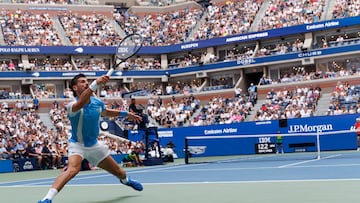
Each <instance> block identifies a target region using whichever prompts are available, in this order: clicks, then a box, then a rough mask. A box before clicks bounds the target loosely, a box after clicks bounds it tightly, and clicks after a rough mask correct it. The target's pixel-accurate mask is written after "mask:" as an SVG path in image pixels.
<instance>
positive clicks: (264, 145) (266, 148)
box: [255, 137, 276, 154]
mask: <svg viewBox="0 0 360 203" xmlns="http://www.w3.org/2000/svg"><path fill="white" fill-rule="evenodd" d="M275 152H276V145H275V143H274V142H271V138H270V137H259V138H258V143H256V144H255V153H256V154H270V153H275Z"/></svg>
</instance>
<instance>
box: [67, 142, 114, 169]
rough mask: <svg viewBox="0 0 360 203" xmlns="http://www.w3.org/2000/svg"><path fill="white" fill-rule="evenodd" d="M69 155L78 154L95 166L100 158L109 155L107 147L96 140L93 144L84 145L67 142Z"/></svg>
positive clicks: (102, 158)
mask: <svg viewBox="0 0 360 203" xmlns="http://www.w3.org/2000/svg"><path fill="white" fill-rule="evenodd" d="M68 150H69V157H70V156H72V155H80V156H81V157H82V158H83V159H87V160H88V161H89V162H90V163H91V164H92V165H94V166H97V165H98V164H99V163H100V162H101V161H102V160H104V159H105V158H106V157H107V156H109V155H110V151H109V149H108V147H107V146H106V145H105V144H104V143H102V142H97V143H96V144H95V145H94V146H91V147H85V146H84V145H82V144H80V143H77V142H75V143H73V142H70V143H69V149H68Z"/></svg>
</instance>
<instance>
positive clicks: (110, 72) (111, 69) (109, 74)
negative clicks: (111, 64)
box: [106, 68, 114, 77]
mask: <svg viewBox="0 0 360 203" xmlns="http://www.w3.org/2000/svg"><path fill="white" fill-rule="evenodd" d="M113 72H114V69H113V68H110V70H109V71H108V72H107V73H106V75H107V76H109V77H110V76H111V75H112V74H113Z"/></svg>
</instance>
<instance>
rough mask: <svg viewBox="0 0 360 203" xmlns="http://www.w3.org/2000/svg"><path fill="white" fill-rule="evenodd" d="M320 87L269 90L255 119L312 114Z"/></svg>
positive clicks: (274, 118)
mask: <svg viewBox="0 0 360 203" xmlns="http://www.w3.org/2000/svg"><path fill="white" fill-rule="evenodd" d="M320 94H321V88H318V87H312V86H310V87H302V88H301V87H299V88H296V89H294V90H289V89H286V88H284V89H283V90H280V91H270V92H268V94H267V97H266V101H265V103H264V104H262V106H261V108H260V109H259V110H257V111H256V113H255V114H256V115H255V118H254V120H255V121H263V120H277V119H286V118H303V117H310V116H313V113H314V111H315V107H316V105H317V102H318V100H319V98H320Z"/></svg>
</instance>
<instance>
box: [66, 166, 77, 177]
mask: <svg viewBox="0 0 360 203" xmlns="http://www.w3.org/2000/svg"><path fill="white" fill-rule="evenodd" d="M79 171H80V166H79V167H67V169H66V172H67V173H68V174H69V176H71V177H74V176H75V175H76V174H78V173H79Z"/></svg>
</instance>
